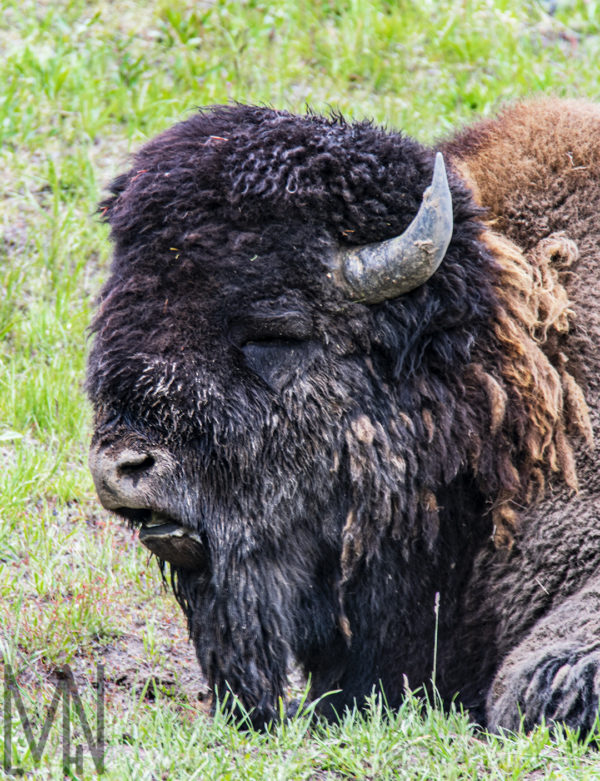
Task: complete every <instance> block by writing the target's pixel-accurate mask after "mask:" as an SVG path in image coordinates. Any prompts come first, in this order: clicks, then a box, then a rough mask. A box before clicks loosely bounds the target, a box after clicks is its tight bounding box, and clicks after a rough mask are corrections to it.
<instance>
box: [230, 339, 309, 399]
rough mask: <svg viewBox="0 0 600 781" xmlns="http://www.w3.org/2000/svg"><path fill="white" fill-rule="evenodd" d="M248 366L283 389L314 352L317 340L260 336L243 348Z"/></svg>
mask: <svg viewBox="0 0 600 781" xmlns="http://www.w3.org/2000/svg"><path fill="white" fill-rule="evenodd" d="M241 351H242V353H243V354H244V358H245V361H246V365H247V366H248V368H249V369H251V370H252V371H253V372H254V373H255V374H258V376H259V377H261V378H262V379H263V380H264V381H265V382H266V383H267V385H270V386H271V388H273V389H274V390H277V391H279V390H281V389H282V388H283V387H284V385H286V383H287V382H289V381H290V379H291V378H292V377H293V376H294V375H295V374H296V372H297V371H298V370H299V369H302V368H303V367H304V366H305V365H306V362H307V359H308V358H310V356H311V355H312V354H313V353H314V351H315V343H314V342H306V341H303V340H301V339H260V340H253V341H248V342H246V343H245V344H244V345H242V347H241Z"/></svg>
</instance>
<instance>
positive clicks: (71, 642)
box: [0, 0, 600, 779]
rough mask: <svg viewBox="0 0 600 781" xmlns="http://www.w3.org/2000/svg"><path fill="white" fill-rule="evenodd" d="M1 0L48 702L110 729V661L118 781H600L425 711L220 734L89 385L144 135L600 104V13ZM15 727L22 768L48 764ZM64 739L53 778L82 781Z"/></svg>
mask: <svg viewBox="0 0 600 781" xmlns="http://www.w3.org/2000/svg"><path fill="white" fill-rule="evenodd" d="M0 2H1V5H0V10H1V15H0V54H1V55H2V56H1V57H0V172H1V174H2V182H3V185H4V186H3V188H2V194H1V195H0V620H1V621H0V654H1V657H2V659H3V660H4V662H8V663H10V664H11V666H12V668H13V669H14V670H15V671H16V672H17V675H18V680H19V685H20V687H21V692H22V695H23V698H24V700H25V701H26V704H27V707H28V708H29V712H30V713H32V712H33V709H34V707H36V708H37V711H36V712H37V714H38V717H39V714H40V713H42V712H43V707H42V706H43V705H44V703H48V702H49V701H50V699H51V696H52V691H53V686H52V679H51V672H52V670H53V669H54V667H55V665H56V664H58V663H60V662H68V663H69V664H70V665H71V666H72V667H73V669H75V670H76V671H77V672H78V675H79V676H80V678H79V679H78V680H79V683H80V689H81V691H82V696H83V697H84V700H85V701H86V703H87V707H88V708H89V709H90V716H91V713H92V704H93V696H92V694H93V690H92V687H91V685H90V681H91V680H92V678H93V669H94V663H95V662H96V661H99V660H104V662H105V664H106V675H107V740H108V750H107V760H106V765H107V770H106V777H107V778H115V779H121V778H127V777H131V778H136V779H137V778H148V779H151V778H152V779H154V778H198V779H212V778H228V779H229V778H231V779H237V778H240V779H242V778H243V779H263V778H269V779H278V778H281V779H288V778H289V779H292V778H293V779H296V778H298V779H305V778H306V779H308V778H314V779H328V778H331V779H333V778H336V779H337V778H377V779H379V778H382V779H385V778H422V779H437V778H448V779H453V778H457V779H458V778H483V777H485V778H498V779H505V778H574V779H575V778H577V779H581V778H598V777H600V757H598V756H597V755H596V754H595V753H594V751H592V750H591V749H589V748H588V747H586V746H585V745H582V744H578V743H577V742H576V740H575V739H574V737H573V735H563V736H556V737H551V736H550V735H549V733H548V731H547V730H546V729H544V728H540V729H538V730H537V731H536V732H534V733H533V735H531V736H529V737H526V736H522V735H521V736H518V737H514V738H499V737H497V736H496V737H493V736H489V735H486V734H479V733H477V732H475V731H474V729H473V727H472V726H470V725H469V723H468V721H467V719H466V717H464V716H463V715H460V714H457V713H451V714H450V715H449V716H444V715H442V714H441V713H440V712H439V711H438V710H436V709H435V708H430V707H426V708H425V709H424V710H421V709H420V706H419V704H418V702H417V700H416V699H414V698H411V697H409V698H407V701H406V704H405V705H404V706H403V708H402V709H401V711H400V712H399V713H398V714H388V715H387V717H386V716H385V714H384V712H383V711H382V708H381V706H380V704H377V703H376V702H374V703H373V708H372V711H371V713H370V714H368V716H367V717H363V716H359V715H357V714H349V715H347V716H346V717H344V719H343V720H342V722H341V723H340V725H336V726H323V725H320V726H316V727H309V724H308V721H307V719H306V718H303V717H300V718H298V719H296V720H294V721H293V722H292V723H290V724H286V725H285V726H281V727H279V728H278V729H277V730H276V731H275V732H274V733H273V734H271V735H267V736H261V735H257V734H255V733H253V732H240V731H238V730H236V729H235V728H234V727H232V726H231V725H228V724H227V723H226V722H225V720H224V718H223V717H221V716H217V718H216V719H214V720H211V719H210V718H209V717H208V716H207V715H206V714H205V705H204V704H203V703H202V702H199V701H198V699H197V697H196V694H197V690H198V688H201V683H200V682H199V674H198V673H197V668H196V665H195V662H194V659H193V652H192V650H191V649H190V647H189V645H188V644H187V639H186V633H185V629H184V627H183V622H182V619H181V616H180V615H179V610H178V608H177V607H176V606H175V604H174V601H173V599H172V597H171V596H170V595H169V594H168V593H167V592H165V591H164V589H163V587H162V584H161V580H160V575H159V573H158V570H157V568H156V567H155V566H154V564H153V563H152V562H148V560H147V556H146V555H145V554H144V553H143V551H142V550H140V546H139V545H138V544H137V542H136V539H135V536H134V535H133V534H132V533H130V532H129V531H127V530H125V529H122V528H121V527H120V526H119V525H118V524H117V523H116V522H114V521H113V520H111V519H109V518H108V517H107V515H106V514H105V513H104V512H103V511H101V509H100V508H99V507H98V505H97V504H96V502H95V500H94V494H93V487H92V483H91V479H90V477H89V474H88V471H87V467H86V449H87V441H88V439H89V409H88V407H87V404H86V402H85V399H84V397H83V393H82V379H83V374H84V367H85V353H86V349H87V335H86V327H87V325H88V323H89V320H90V316H91V311H92V306H93V299H94V295H95V292H96V291H97V290H98V288H99V286H100V284H101V283H102V280H103V279H104V278H105V277H106V274H107V267H108V262H109V254H110V248H109V246H108V242H107V235H106V233H107V232H106V228H105V227H104V226H102V225H100V224H99V222H98V221H97V219H96V218H95V216H94V210H95V204H96V202H97V201H98V199H99V197H100V195H101V192H102V187H103V186H104V185H105V184H106V182H107V181H108V180H110V178H111V177H112V176H113V175H115V174H116V173H117V172H118V171H119V170H120V169H121V168H122V167H123V165H124V164H125V162H126V159H127V155H128V153H129V152H131V151H132V150H134V149H135V148H136V147H137V146H138V145H139V144H140V143H142V142H143V141H144V140H145V139H147V138H149V137H151V136H152V135H153V134H155V133H157V132H159V131H160V130H162V129H163V128H165V127H167V126H168V125H169V124H171V123H172V122H174V121H176V120H179V119H183V118H185V117H186V116H189V113H190V112H191V111H192V110H193V109H194V107H195V106H197V105H203V104H210V103H217V102H224V101H228V100H234V99H235V100H244V101H250V102H257V103H269V104H273V105H276V106H278V107H285V108H288V109H291V110H295V111H302V110H303V109H304V107H305V105H306V104H309V105H311V106H312V107H313V108H314V109H316V110H319V111H328V110H329V109H330V108H336V109H341V110H342V111H343V112H344V113H345V114H347V115H348V116H353V117H364V116H369V117H372V118H374V119H376V120H377V121H378V122H381V123H385V124H386V125H388V126H392V127H401V128H403V129H404V130H405V131H406V132H408V133H410V134H412V135H415V136H416V137H418V138H419V139H421V140H423V141H426V142H430V141H432V140H434V139H436V138H439V137H441V136H443V135H444V134H447V133H448V132H450V130H451V128H453V127H456V126H457V125H461V124H464V123H466V122H468V121H469V120H470V119H471V118H473V117H474V116H477V115H489V114H491V113H493V111H494V110H495V109H496V108H497V107H498V106H499V105H500V104H501V103H502V102H506V101H508V100H512V99H518V98H521V97H526V96H531V95H534V94H539V93H554V94H558V95H565V96H586V97H589V98H595V99H598V98H599V97H600V80H599V79H598V65H597V63H598V62H599V61H600V3H598V2H596V0H587V1H586V0H562V1H560V2H558V9H557V12H556V14H555V16H554V17H550V16H548V15H547V14H546V13H545V12H544V5H543V4H542V3H536V2H519V1H518V0H515V1H512V2H509V0H498V1H497V2H492V1H491V0H449V1H448V2H444V3H442V2H438V1H437V0H419V2H416V0H415V1H414V2H413V1H412V0H397V2H392V0H345V1H344V2H342V0H280V2H278V3H276V4H275V3H266V2H261V1H260V0H215V2H209V1H208V0H206V1H205V2H191V1H189V2H184V1H183V0H155V1H154V2H148V3H142V2H139V3H136V2H133V1H132V0H123V1H122V2H118V3H109V2H108V1H107V0H104V2H102V1H101V0H97V1H95V2H82V1H80V0H71V1H69V0H55V1H54V2H49V1H48V0H35V1H34V0H20V2H17V1H16V0H0ZM40 723H41V722H40V721H39V718H38V719H37V720H35V724H36V725H37V729H38V730H39V728H40V726H39V725H40ZM14 727H15V728H14V730H13V735H14V737H13V749H14V757H13V760H14V762H15V764H20V765H22V766H23V767H25V768H26V769H28V770H35V766H34V764H33V760H32V757H31V756H30V755H29V754H28V752H27V749H26V745H25V741H24V737H23V732H22V729H21V728H20V726H19V725H18V724H17V723H15V725H14ZM59 739H60V734H59V730H58V728H57V727H54V728H53V729H52V731H51V733H50V739H49V745H48V748H47V750H46V752H45V754H44V758H43V760H42V766H41V768H39V769H38V770H37V771H36V773H37V774H40V775H42V776H45V777H56V778H59V777H61V776H62V770H61V752H60V742H59ZM0 740H2V737H0ZM0 753H1V747H0ZM92 769H93V768H92V765H91V761H90V760H89V759H86V775H89V774H90V773H91V772H92ZM0 772H1V771H0Z"/></svg>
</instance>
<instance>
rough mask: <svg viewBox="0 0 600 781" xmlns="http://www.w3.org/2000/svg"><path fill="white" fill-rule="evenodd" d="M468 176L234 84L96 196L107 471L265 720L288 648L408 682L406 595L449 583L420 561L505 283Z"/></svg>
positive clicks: (320, 684)
mask: <svg viewBox="0 0 600 781" xmlns="http://www.w3.org/2000/svg"><path fill="white" fill-rule="evenodd" d="M434 168H435V171H434ZM430 185H431V187H430V189H429V190H428V189H427V188H428V187H429V186H430ZM450 189H451V191H452V202H451V201H450V194H449V191H448V185H447V182H446V175H445V173H444V170H443V164H442V162H441V160H440V159H438V162H437V164H435V154H434V152H433V151H432V150H429V149H426V148H423V147H421V146H420V145H418V144H417V143H415V142H414V141H412V140H410V139H407V138H405V137H403V136H401V135H399V134H388V133H386V132H384V131H382V130H380V129H377V128H375V127H373V126H372V125H371V124H370V123H358V124H347V123H346V122H344V121H343V120H342V119H341V118H339V117H333V118H323V117H319V116H315V115H308V116H305V117H296V116H292V115H290V114H287V113H285V112H277V111H273V110H270V109H264V108H255V107H245V106H231V107H224V108H216V109H211V110H208V111H205V112H200V113H198V114H197V115H195V116H194V117H192V118H191V119H189V120H188V121H186V122H184V123H182V124H179V125H177V126H175V127H174V128H172V129H170V130H168V131H167V132H165V133H163V134H162V135H161V136H159V137H158V138H156V139H155V140H153V141H151V142H150V143H149V144H147V145H146V146H145V147H144V148H143V149H142V150H141V151H140V152H139V153H138V154H137V155H136V157H135V159H134V163H133V166H132V168H131V170H130V171H129V172H127V173H126V174H124V175H122V176H120V177H119V178H117V179H116V180H115V182H114V183H113V186H112V195H111V196H110V197H109V198H108V199H107V200H106V201H105V202H104V203H103V204H102V206H101V208H102V214H103V215H104V218H105V219H106V220H107V221H108V222H109V223H110V225H111V228H112V240H113V242H114V245H115V254H114V261H113V266H112V271H111V275H110V278H109V280H108V282H107V283H106V285H105V286H104V289H103V291H102V293H101V295H100V299H99V305H98V311H97V314H96V317H95V320H94V324H93V332H94V334H95V336H94V343H93V348H92V351H91V355H90V359H89V370H88V380H87V388H88V393H89V396H90V398H91V400H92V403H93V406H94V412H95V424H94V436H93V441H92V447H91V456H90V465H91V469H92V473H93V477H94V480H95V484H96V487H97V491H98V494H99V497H100V499H101V501H102V503H103V504H104V505H105V506H106V507H107V508H109V509H111V510H114V511H115V512H116V513H117V514H119V515H121V516H122V517H124V518H126V519H128V520H129V521H131V522H132V523H134V524H136V525H139V527H140V530H141V531H140V539H141V541H142V542H143V543H144V544H145V545H146V546H147V547H148V548H149V549H150V550H151V551H153V552H155V553H156V554H157V555H158V557H159V558H160V559H162V560H163V561H166V562H168V563H169V564H170V566H171V569H172V574H173V583H174V589H175V593H176V596H177V597H178V599H179V601H180V603H181V604H182V605H183V607H184V609H185V611H186V613H187V616H188V620H189V623H190V630H191V634H192V637H193V640H194V643H195V646H196V649H197V654H198V658H199V661H200V664H201V665H202V668H203V669H204V671H205V673H206V675H207V676H208V679H209V682H210V684H211V686H212V687H213V688H216V689H218V691H219V692H220V693H221V694H223V693H224V692H225V691H226V690H227V689H228V688H229V689H231V690H232V691H233V692H234V693H235V694H236V695H238V697H239V698H240V700H241V702H242V703H243V705H244V706H245V707H247V708H248V709H251V710H252V717H253V720H254V721H255V723H257V724H262V723H263V722H264V721H266V720H269V719H271V718H272V717H273V716H274V715H275V714H276V712H277V701H278V698H279V697H280V696H282V695H283V694H284V689H285V683H286V672H287V669H288V665H289V664H290V662H291V660H292V659H294V658H295V659H296V660H298V661H299V662H300V663H301V664H302V666H303V667H304V669H305V671H306V672H310V673H312V675H313V682H314V686H315V691H316V692H317V693H319V691H326V690H327V689H331V688H341V689H343V691H344V695H343V696H344V699H343V700H342V701H341V702H351V701H352V698H354V697H358V696H362V695H363V694H364V693H367V692H368V690H369V689H370V687H371V686H372V684H373V683H376V682H377V680H379V679H381V680H383V682H384V683H386V684H387V685H389V686H390V687H392V688H393V686H394V685H395V681H393V680H391V679H390V680H387V679H386V675H387V673H386V669H387V668H386V663H385V659H386V654H387V655H388V656H389V655H390V654H396V655H397V654H398V653H401V650H402V649H401V648H399V643H400V644H401V642H403V641H401V635H402V632H403V631H404V629H403V628H402V620H403V619H402V610H403V605H406V604H408V602H410V601H414V600H415V599H420V598H421V597H422V596H423V598H425V595H428V594H429V592H430V590H431V589H432V588H433V587H434V586H433V585H432V584H431V583H430V582H429V581H428V579H427V578H426V577H423V578H422V579H421V580H422V583H420V584H418V585H415V584H414V583H409V582H408V579H407V578H404V579H403V576H402V571H403V568H406V566H407V565H406V562H407V561H408V560H409V558H410V557H411V556H417V555H418V556H430V555H433V553H432V551H433V550H434V548H435V545H436V539H437V535H438V531H437V529H438V528H439V523H438V521H437V520H436V518H437V507H436V506H435V496H434V494H436V495H437V492H438V490H439V487H440V486H445V485H448V484H450V483H451V482H452V481H453V480H454V479H455V478H456V476H457V475H458V474H459V473H460V471H461V467H464V466H465V454H464V452H463V451H464V448H463V449H462V450H461V448H459V447H454V446H453V444H452V441H453V440H452V437H453V432H454V431H455V430H458V429H459V428H461V427H462V428H463V429H464V428H465V427H470V428H471V429H475V428H476V426H475V422H474V420H472V419H469V418H468V414H467V413H466V412H464V413H459V412H458V411H457V410H456V407H455V405H454V399H455V396H456V394H457V393H460V392H461V388H462V389H463V390H464V386H463V385H462V384H461V383H462V380H461V379H459V377H460V373H461V371H462V368H464V366H465V364H466V362H467V361H468V360H469V358H470V353H471V350H472V346H473V344H474V341H475V339H476V336H477V332H478V329H479V328H480V327H481V324H482V323H485V322H487V319H488V317H489V309H490V306H491V304H490V299H491V293H490V288H489V283H488V282H487V281H486V276H485V272H484V270H483V269H484V267H485V266H486V263H487V262H488V258H487V255H486V254H485V252H484V250H483V249H482V248H481V247H480V246H479V243H478V234H479V230H480V228H479V226H478V223H477V221H476V219H474V218H475V217H476V214H477V210H476V208H475V207H474V206H473V204H472V202H471V200H470V196H469V194H468V193H467V191H466V189H465V187H464V186H463V185H462V183H461V182H460V180H459V179H458V178H457V177H456V176H454V175H453V174H452V173H451V174H450ZM451 206H453V210H454V221H455V228H454V234H453V236H452V240H451V241H450V237H451V234H452V213H451V212H452V208H451ZM474 248H475V249H474ZM443 257H444V258H445V260H444V263H443V265H442V267H441V268H440V270H439V271H438V272H437V273H435V274H433V272H434V271H435V269H436V268H437V266H438V265H439V263H440V261H441V260H442V258H443ZM432 274H433V276H432ZM449 387H451V388H452V392H450V391H449V390H448V388H449ZM424 406H425V407H427V409H428V410H429V411H430V413H431V410H433V411H434V412H435V416H436V421H437V422H436V426H432V425H430V418H431V414H430V417H429V418H428V417H427V414H425V411H424ZM469 414H471V415H472V416H476V414H477V413H476V412H471V413H469ZM390 572H394V577H393V578H391V579H390V576H389V575H390ZM397 575H399V577H397ZM421 591H422V592H423V593H422V594H421ZM427 598H428V596H427ZM390 600H393V604H394V608H393V609H392V608H391V607H390V605H391V602H390ZM396 606H397V610H398V611H400V612H397V610H396ZM394 611H396V612H394ZM375 627H377V629H375ZM376 638H382V639H381V641H379V640H376ZM415 663H416V662H415ZM427 664H429V660H427Z"/></svg>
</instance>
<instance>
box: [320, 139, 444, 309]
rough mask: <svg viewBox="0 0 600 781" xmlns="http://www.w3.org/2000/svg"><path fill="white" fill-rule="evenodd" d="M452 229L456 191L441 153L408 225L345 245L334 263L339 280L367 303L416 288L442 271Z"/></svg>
mask: <svg viewBox="0 0 600 781" xmlns="http://www.w3.org/2000/svg"><path fill="white" fill-rule="evenodd" d="M452 230H453V215H452V196H451V194H450V188H449V186H448V177H447V176H446V167H445V165H444V158H443V157H442V155H441V153H440V152H438V153H437V155H436V158H435V167H434V170H433V179H432V182H431V185H430V186H429V187H428V188H427V189H426V190H425V193H424V194H423V201H422V203H421V206H420V208H419V211H418V212H417V215H416V217H415V218H414V220H413V221H412V222H411V224H410V225H409V226H408V228H407V229H406V230H405V231H404V233H403V234H401V235H400V236H395V237H394V238H393V239H388V240H387V241H381V242H378V243H377V244H366V245H364V246H362V247H353V248H352V249H345V250H340V251H339V252H338V253H337V256H336V259H335V264H334V272H335V277H336V282H337V284H338V285H339V286H340V287H341V288H342V289H343V290H344V292H345V293H346V295H347V296H348V297H349V298H352V299H354V300H355V301H363V302H364V303H366V304H378V303H380V302H381V301H385V300H386V299H388V298H396V296H399V295H401V294H402V293H407V292H408V291H409V290H414V289H415V288H417V287H419V286H420V285H422V284H424V283H425V282H426V281H427V280H428V279H429V277H430V276H431V275H432V274H433V273H434V272H435V271H436V270H437V268H438V266H439V265H440V263H441V262H442V259H443V257H444V255H445V254H446V250H447V249H448V244H450V239H451V238H452Z"/></svg>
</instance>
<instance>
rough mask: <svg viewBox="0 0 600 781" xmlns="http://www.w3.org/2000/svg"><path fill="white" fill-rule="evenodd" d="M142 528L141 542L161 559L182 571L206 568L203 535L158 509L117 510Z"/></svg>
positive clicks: (125, 508)
mask: <svg viewBox="0 0 600 781" xmlns="http://www.w3.org/2000/svg"><path fill="white" fill-rule="evenodd" d="M117 512H118V513H119V515H123V516H125V517H126V518H127V519H128V520H129V521H131V522H132V523H133V524H134V525H135V526H139V529H140V542H141V543H142V544H143V545H145V546H146V548H148V550H149V551H151V552H152V553H155V554H156V555H157V556H158V557H159V558H160V559H163V560H164V561H168V562H169V563H170V564H173V565H174V566H175V567H180V568H181V569H204V568H205V567H206V565H207V553H206V546H205V545H204V544H203V542H202V539H201V537H200V535H199V534H198V533H197V532H195V531H192V530H191V529H186V528H185V527H183V526H182V525H181V524H180V523H178V522H177V521H175V520H174V519H173V518H170V517H169V516H168V515H165V514H164V513H161V512H157V511H155V510H132V509H131V508H128V507H123V508H120V509H119V510H117Z"/></svg>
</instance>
